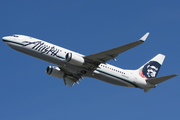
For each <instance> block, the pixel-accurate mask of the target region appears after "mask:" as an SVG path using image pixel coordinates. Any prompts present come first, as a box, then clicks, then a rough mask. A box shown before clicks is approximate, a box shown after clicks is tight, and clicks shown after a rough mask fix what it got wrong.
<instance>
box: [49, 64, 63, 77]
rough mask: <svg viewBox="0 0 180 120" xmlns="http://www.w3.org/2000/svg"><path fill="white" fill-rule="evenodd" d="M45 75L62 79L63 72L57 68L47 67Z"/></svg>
mask: <svg viewBox="0 0 180 120" xmlns="http://www.w3.org/2000/svg"><path fill="white" fill-rule="evenodd" d="M46 73H47V74H48V75H51V76H53V77H57V78H63V77H64V71H62V70H61V69H60V68H59V67H55V66H48V67H47V68H46Z"/></svg>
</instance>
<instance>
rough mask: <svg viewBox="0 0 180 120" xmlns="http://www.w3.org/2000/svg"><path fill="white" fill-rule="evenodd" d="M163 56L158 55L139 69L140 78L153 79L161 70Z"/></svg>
mask: <svg viewBox="0 0 180 120" xmlns="http://www.w3.org/2000/svg"><path fill="white" fill-rule="evenodd" d="M164 58H165V55H162V54H158V55H156V56H155V57H154V58H153V59H151V60H150V61H148V62H147V63H146V64H144V65H143V66H142V67H140V68H139V75H140V76H141V77H142V78H146V79H149V78H155V77H156V76H157V74H158V72H159V70H160V68H161V65H162V63H163V61H164Z"/></svg>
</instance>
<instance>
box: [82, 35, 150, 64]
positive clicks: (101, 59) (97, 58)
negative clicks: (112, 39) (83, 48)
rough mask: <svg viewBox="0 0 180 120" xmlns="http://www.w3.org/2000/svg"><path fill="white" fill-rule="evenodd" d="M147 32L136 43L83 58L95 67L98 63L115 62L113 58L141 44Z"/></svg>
mask: <svg viewBox="0 0 180 120" xmlns="http://www.w3.org/2000/svg"><path fill="white" fill-rule="evenodd" d="M148 35H149V32H147V33H146V34H145V35H144V36H143V37H142V38H140V39H139V40H138V41H135V42H132V43H129V44H126V45H123V46H120V47H116V48H113V49H110V50H106V51H103V52H99V53H95V54H92V55H88V56H85V57H84V58H85V59H86V60H88V61H90V62H92V63H93V64H95V65H96V66H97V65H99V64H100V63H106V62H107V61H109V60H112V59H113V60H116V59H115V57H117V56H118V55H119V54H120V53H122V52H125V51H127V50H129V49H131V48H133V47H136V46H138V45H140V44H142V43H143V42H144V41H145V40H146V38H147V37H148Z"/></svg>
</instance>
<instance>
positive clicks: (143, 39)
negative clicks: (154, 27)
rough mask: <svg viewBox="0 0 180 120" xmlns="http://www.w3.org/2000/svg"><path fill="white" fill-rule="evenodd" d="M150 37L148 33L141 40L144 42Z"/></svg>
mask: <svg viewBox="0 0 180 120" xmlns="http://www.w3.org/2000/svg"><path fill="white" fill-rule="evenodd" d="M148 35H149V32H147V33H146V34H145V35H144V36H143V37H142V38H140V40H141V41H142V42H144V41H145V40H146V39H147V37H148Z"/></svg>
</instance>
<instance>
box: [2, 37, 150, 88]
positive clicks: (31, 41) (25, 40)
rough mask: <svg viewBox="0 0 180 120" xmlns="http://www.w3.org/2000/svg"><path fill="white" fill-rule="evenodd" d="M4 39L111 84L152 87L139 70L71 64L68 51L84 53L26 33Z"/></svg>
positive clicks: (56, 63)
mask: <svg viewBox="0 0 180 120" xmlns="http://www.w3.org/2000/svg"><path fill="white" fill-rule="evenodd" d="M3 41H4V42H5V43H6V44H7V45H9V46H10V47H11V48H13V49H15V50H17V51H20V52H22V53H25V54H28V55H31V56H33V57H36V58H39V59H42V60H45V61H47V62H50V63H53V64H55V65H57V66H59V67H60V68H61V67H62V68H63V69H66V70H69V71H72V72H74V73H80V72H81V71H82V70H85V71H86V74H83V76H85V77H92V78H96V79H99V80H102V81H105V82H108V83H111V84H115V85H120V86H126V87H137V88H144V87H152V86H151V85H150V84H148V83H146V82H145V80H142V78H141V79H140V78H139V76H136V75H135V73H137V72H138V71H136V70H123V69H121V68H118V67H115V66H112V65H110V64H100V65H99V67H98V68H97V69H96V70H94V71H92V70H89V69H86V68H84V67H82V66H77V65H73V64H70V63H68V62H66V61H65V56H66V54H67V53H73V54H76V55H78V56H82V57H83V56H84V55H82V54H79V53H76V52H73V51H70V50H68V49H65V48H62V47H59V46H56V45H53V44H50V43H48V42H45V41H42V40H39V39H36V38H32V37H28V36H24V35H17V36H15V35H14V36H7V37H3Z"/></svg>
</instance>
